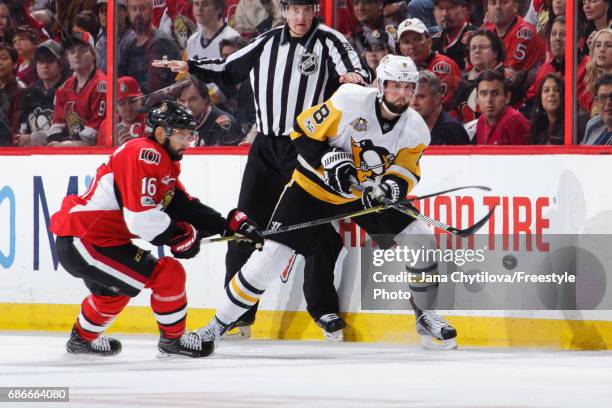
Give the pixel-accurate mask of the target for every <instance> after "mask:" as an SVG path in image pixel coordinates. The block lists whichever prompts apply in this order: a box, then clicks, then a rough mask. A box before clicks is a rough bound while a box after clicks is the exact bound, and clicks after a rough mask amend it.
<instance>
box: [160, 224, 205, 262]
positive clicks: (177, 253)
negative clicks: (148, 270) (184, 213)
mask: <svg viewBox="0 0 612 408" xmlns="http://www.w3.org/2000/svg"><path fill="white" fill-rule="evenodd" d="M176 226H177V227H178V228H180V229H181V230H182V232H181V233H180V234H178V235H175V236H174V237H172V238H171V239H170V242H169V243H168V246H169V247H170V252H172V255H173V256H174V257H175V258H178V259H190V258H193V257H194V256H196V255H197V254H198V252H200V233H199V232H198V230H196V229H195V227H194V226H193V225H191V224H189V223H188V222H184V221H180V222H177V223H176Z"/></svg>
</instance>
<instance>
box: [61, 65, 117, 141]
mask: <svg viewBox="0 0 612 408" xmlns="http://www.w3.org/2000/svg"><path fill="white" fill-rule="evenodd" d="M76 87H77V79H76V77H74V76H73V77H70V78H69V79H68V80H67V81H66V82H65V83H64V85H62V86H61V87H60V88H59V89H58V90H57V92H56V93H55V110H54V111H53V127H54V128H55V129H58V128H59V129H60V130H61V131H66V132H67V133H68V135H69V136H70V138H71V139H75V140H79V139H83V140H84V139H90V138H95V137H96V136H97V134H98V129H99V128H100V124H101V123H102V120H103V119H104V116H105V115H106V76H105V75H104V73H103V72H102V71H100V70H99V69H96V70H95V71H94V72H93V73H92V74H91V77H90V78H89V80H88V81H87V83H86V84H85V86H84V87H83V89H81V90H80V91H79V92H77V89H76ZM55 129H52V130H51V133H55V131H54V130H55Z"/></svg>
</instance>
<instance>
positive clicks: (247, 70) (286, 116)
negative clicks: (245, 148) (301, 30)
mask: <svg viewBox="0 0 612 408" xmlns="http://www.w3.org/2000/svg"><path fill="white" fill-rule="evenodd" d="M288 31H289V30H288V27H287V25H286V24H285V25H284V26H281V27H277V28H274V29H272V30H270V31H268V32H266V33H264V34H262V35H260V36H259V37H257V38H256V39H255V40H254V41H253V42H252V43H251V44H249V45H247V46H246V47H244V48H242V49H240V50H238V51H236V52H235V53H233V54H232V55H231V56H229V57H228V58H227V59H226V60H224V59H198V58H193V59H190V60H189V72H190V73H191V74H194V75H195V76H197V77H198V78H200V79H201V80H203V81H205V82H216V83H226V84H238V83H240V82H242V81H243V80H245V79H246V78H247V76H250V79H251V85H252V87H253V94H254V96H255V108H256V121H257V130H258V132H259V133H262V134H265V135H269V136H279V135H289V132H290V131H291V128H292V127H293V122H294V119H295V117H296V116H297V115H299V114H300V113H301V112H302V111H303V110H304V109H306V108H309V107H311V106H313V105H317V104H319V103H322V102H323V101H324V98H325V97H326V96H330V95H325V94H324V93H325V90H326V89H325V88H326V85H327V81H328V80H329V78H330V75H331V74H332V70H333V71H335V72H336V74H337V75H338V76H339V75H343V74H345V73H347V72H357V73H359V74H360V75H361V76H362V77H363V78H364V79H365V81H366V82H369V75H368V71H367V70H365V69H364V68H363V67H362V65H361V62H360V60H359V56H358V55H357V53H356V52H355V50H354V49H353V48H352V47H351V45H350V44H349V42H348V40H347V39H346V37H344V36H343V35H342V34H340V33H339V32H337V31H336V30H333V29H331V28H329V27H327V26H326V25H324V24H322V23H318V22H316V21H315V22H313V27H312V28H311V30H310V31H309V32H308V33H307V34H306V35H305V36H304V37H301V38H292V37H290V36H289V32H288Z"/></svg>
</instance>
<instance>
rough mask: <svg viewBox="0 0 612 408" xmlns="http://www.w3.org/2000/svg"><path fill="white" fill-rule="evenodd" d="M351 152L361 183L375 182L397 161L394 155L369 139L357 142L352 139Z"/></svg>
mask: <svg viewBox="0 0 612 408" xmlns="http://www.w3.org/2000/svg"><path fill="white" fill-rule="evenodd" d="M351 150H352V153H353V161H354V162H355V167H356V168H357V177H358V178H359V181H365V180H374V179H375V178H376V177H377V176H380V175H382V174H384V173H385V171H387V169H388V168H389V166H391V163H393V160H394V159H395V155H394V154H392V153H389V151H388V150H387V149H385V148H384V147H381V146H375V145H374V143H373V142H372V141H371V140H369V139H365V140H360V141H359V142H356V141H355V140H354V139H352V138H351Z"/></svg>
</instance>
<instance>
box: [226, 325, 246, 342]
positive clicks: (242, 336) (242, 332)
mask: <svg viewBox="0 0 612 408" xmlns="http://www.w3.org/2000/svg"><path fill="white" fill-rule="evenodd" d="M251 334H252V333H251V326H240V327H236V328H234V329H232V330H230V331H228V332H227V333H225V334H224V335H223V336H221V340H225V341H242V340H248V339H250V338H251Z"/></svg>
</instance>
